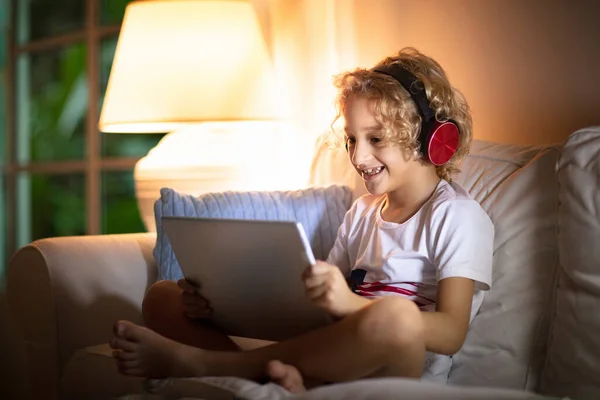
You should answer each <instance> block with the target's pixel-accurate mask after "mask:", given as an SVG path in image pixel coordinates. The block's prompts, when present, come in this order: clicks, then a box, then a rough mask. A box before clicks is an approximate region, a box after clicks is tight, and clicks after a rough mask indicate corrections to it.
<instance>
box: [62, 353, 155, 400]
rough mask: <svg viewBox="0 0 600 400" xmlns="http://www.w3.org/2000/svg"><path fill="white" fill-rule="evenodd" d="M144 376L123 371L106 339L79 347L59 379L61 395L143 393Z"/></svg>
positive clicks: (94, 396)
mask: <svg viewBox="0 0 600 400" xmlns="http://www.w3.org/2000/svg"><path fill="white" fill-rule="evenodd" d="M143 382H144V380H143V379H142V378H136V377H129V376H125V375H121V374H120V373H119V371H118V369H117V363H116V362H115V359H114V358H113V357H112V349H111V348H110V347H109V345H108V344H107V343H105V344H100V345H96V346H89V347H86V348H83V349H81V350H78V351H76V352H75V353H74V354H73V357H71V359H70V360H69V362H68V363H67V365H66V367H65V370H64V372H63V375H62V378H61V381H60V398H61V399H112V398H115V397H118V396H124V395H131V394H135V393H143V392H144V387H143Z"/></svg>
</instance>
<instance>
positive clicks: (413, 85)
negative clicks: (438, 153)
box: [373, 63, 435, 125]
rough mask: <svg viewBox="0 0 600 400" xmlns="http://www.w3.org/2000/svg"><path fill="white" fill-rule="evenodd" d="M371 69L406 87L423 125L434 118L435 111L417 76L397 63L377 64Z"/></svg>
mask: <svg viewBox="0 0 600 400" xmlns="http://www.w3.org/2000/svg"><path fill="white" fill-rule="evenodd" d="M373 71H375V72H379V73H382V74H385V75H388V76H391V77H392V78H394V79H395V80H397V81H398V82H399V83H400V85H402V87H403V88H404V89H406V91H407V92H408V94H409V95H410V97H411V98H412V99H413V101H414V102H415V104H416V106H417V111H418V112H419V114H421V117H422V118H423V125H426V123H427V122H429V121H431V120H432V119H435V113H434V112H433V110H432V109H431V107H430V106H429V100H428V99H427V95H426V94H425V87H424V86H423V83H422V82H421V81H420V80H419V78H417V77H416V76H415V75H413V74H412V73H411V72H409V71H408V70H407V69H405V68H403V67H402V66H401V65H400V64H398V63H395V64H390V65H383V64H379V65H377V66H375V68H373Z"/></svg>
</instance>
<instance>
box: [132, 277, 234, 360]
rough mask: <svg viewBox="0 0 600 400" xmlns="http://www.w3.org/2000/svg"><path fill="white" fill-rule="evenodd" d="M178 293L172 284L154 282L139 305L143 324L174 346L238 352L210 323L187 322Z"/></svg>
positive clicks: (202, 321)
mask: <svg viewBox="0 0 600 400" xmlns="http://www.w3.org/2000/svg"><path fill="white" fill-rule="evenodd" d="M181 292H182V290H181V289H180V288H179V287H178V286H177V283H176V282H173V281H158V282H156V283H155V284H154V285H152V286H151V287H150V289H148V292H147V293H146V297H144V301H143V303H142V314H143V316H144V324H145V325H146V326H147V327H148V328H150V329H152V330H153V331H155V332H157V333H160V334H161V335H163V336H165V337H167V338H169V339H173V340H175V341H177V342H180V343H183V344H187V345H190V346H194V347H200V348H203V349H207V350H232V351H234V350H239V347H238V346H237V345H236V344H235V342H233V341H232V340H231V339H230V338H229V336H227V335H225V334H223V333H221V332H219V330H218V329H217V328H216V327H215V326H214V324H213V323H212V321H210V320H191V319H190V318H188V317H186V316H185V314H184V312H183V301H182V299H181Z"/></svg>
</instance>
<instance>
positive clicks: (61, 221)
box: [17, 173, 86, 246]
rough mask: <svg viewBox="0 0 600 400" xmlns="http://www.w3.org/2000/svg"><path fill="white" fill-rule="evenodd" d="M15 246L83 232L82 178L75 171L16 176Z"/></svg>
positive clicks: (83, 195)
mask: <svg viewBox="0 0 600 400" xmlns="http://www.w3.org/2000/svg"><path fill="white" fill-rule="evenodd" d="M17 219H18V221H19V224H18V225H19V226H18V227H19V232H18V238H19V242H20V243H18V245H19V246H23V245H25V244H27V243H28V242H30V241H32V240H36V239H42V238H47V237H54V236H71V235H85V233H86V207H85V177H84V175H83V173H78V174H59V175H58V174H57V175H53V174H31V175H30V174H27V173H20V174H19V175H18V176H17Z"/></svg>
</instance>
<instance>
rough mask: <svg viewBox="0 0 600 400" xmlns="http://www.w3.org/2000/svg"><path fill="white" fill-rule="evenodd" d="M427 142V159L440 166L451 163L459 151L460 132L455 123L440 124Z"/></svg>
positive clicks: (436, 124) (435, 127) (425, 154)
mask: <svg viewBox="0 0 600 400" xmlns="http://www.w3.org/2000/svg"><path fill="white" fill-rule="evenodd" d="M430 132H431V133H430V134H429V135H428V138H427V140H426V141H425V143H424V144H425V149H424V150H425V151H424V152H423V154H424V156H425V159H426V160H427V161H429V162H430V163H431V164H433V165H436V166H439V165H443V164H445V163H447V162H448V161H450V159H451V158H452V156H453V155H454V154H455V153H456V150H457V149H458V139H459V130H458V126H457V125H456V124H455V123H454V122H453V121H445V122H438V121H436V122H435V123H434V124H433V127H432V129H431V131H430Z"/></svg>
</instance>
